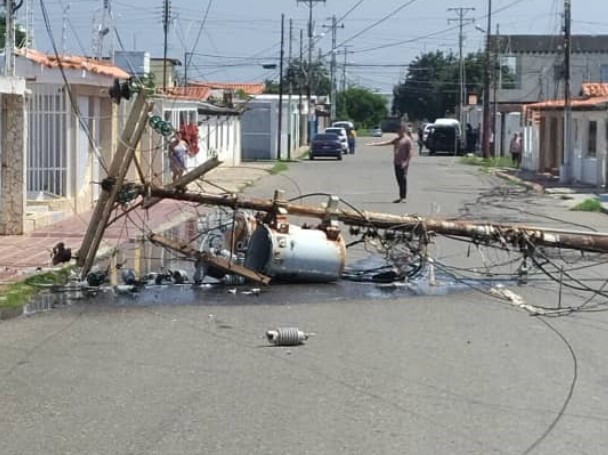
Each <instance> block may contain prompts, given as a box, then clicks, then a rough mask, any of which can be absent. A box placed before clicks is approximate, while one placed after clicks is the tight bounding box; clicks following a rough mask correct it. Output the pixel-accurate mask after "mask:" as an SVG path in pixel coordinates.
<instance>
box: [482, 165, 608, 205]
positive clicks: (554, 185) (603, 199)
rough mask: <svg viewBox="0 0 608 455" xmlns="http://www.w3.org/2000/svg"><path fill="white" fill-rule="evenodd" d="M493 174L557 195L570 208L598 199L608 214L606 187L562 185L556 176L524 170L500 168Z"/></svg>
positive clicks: (607, 192)
mask: <svg viewBox="0 0 608 455" xmlns="http://www.w3.org/2000/svg"><path fill="white" fill-rule="evenodd" d="M494 175H496V176H497V177H500V178H502V179H505V180H509V181H512V182H514V183H517V184H519V185H522V186H525V187H527V188H529V189H531V190H532V191H535V192H537V193H544V194H546V195H551V196H556V197H559V198H560V199H562V200H563V201H567V205H569V206H570V207H571V208H573V207H575V206H576V205H578V204H579V203H581V202H582V201H585V200H587V199H598V200H599V202H600V204H601V206H602V209H603V212H604V213H607V214H608V190H606V189H598V188H597V187H595V186H590V185H576V184H575V185H564V184H563V183H561V182H560V181H559V178H557V177H554V176H550V175H545V174H538V173H534V172H530V171H525V170H519V171H518V170H515V169H511V170H507V169H501V170H496V171H494Z"/></svg>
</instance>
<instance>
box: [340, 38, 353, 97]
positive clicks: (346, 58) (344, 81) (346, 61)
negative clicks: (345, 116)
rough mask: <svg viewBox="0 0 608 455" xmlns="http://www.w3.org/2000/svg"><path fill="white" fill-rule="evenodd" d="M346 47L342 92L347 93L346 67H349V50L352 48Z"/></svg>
mask: <svg viewBox="0 0 608 455" xmlns="http://www.w3.org/2000/svg"><path fill="white" fill-rule="evenodd" d="M343 47H344V66H343V67H342V91H343V92H345V91H346V67H347V66H348V52H349V50H348V48H349V47H351V46H343Z"/></svg>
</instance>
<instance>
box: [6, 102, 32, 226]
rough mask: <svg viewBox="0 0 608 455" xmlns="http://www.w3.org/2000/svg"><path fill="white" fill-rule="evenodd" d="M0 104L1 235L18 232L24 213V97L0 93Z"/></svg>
mask: <svg viewBox="0 0 608 455" xmlns="http://www.w3.org/2000/svg"><path fill="white" fill-rule="evenodd" d="M0 104H1V106H2V115H1V128H2V143H1V151H0V154H1V155H0V156H1V158H0V235H20V234H23V228H24V216H25V157H26V149H25V138H26V137H27V118H26V115H25V100H24V97H23V96H21V95H2V96H1V98H0Z"/></svg>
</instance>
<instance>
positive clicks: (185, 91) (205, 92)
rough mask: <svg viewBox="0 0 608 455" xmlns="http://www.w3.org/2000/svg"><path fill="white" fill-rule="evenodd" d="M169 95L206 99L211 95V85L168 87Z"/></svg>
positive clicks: (199, 99)
mask: <svg viewBox="0 0 608 455" xmlns="http://www.w3.org/2000/svg"><path fill="white" fill-rule="evenodd" d="M166 93H167V96H171V97H173V98H182V99H190V100H198V101H206V100H207V99H209V95H211V89H210V88H209V87H171V88H168V89H167V92H166Z"/></svg>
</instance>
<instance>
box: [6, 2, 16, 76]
mask: <svg viewBox="0 0 608 455" xmlns="http://www.w3.org/2000/svg"><path fill="white" fill-rule="evenodd" d="M5 5H6V9H5V13H4V14H5V15H6V18H5V19H6V30H5V37H4V47H5V49H6V51H5V55H6V63H5V65H4V72H5V76H14V75H15V4H14V3H13V0H5Z"/></svg>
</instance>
